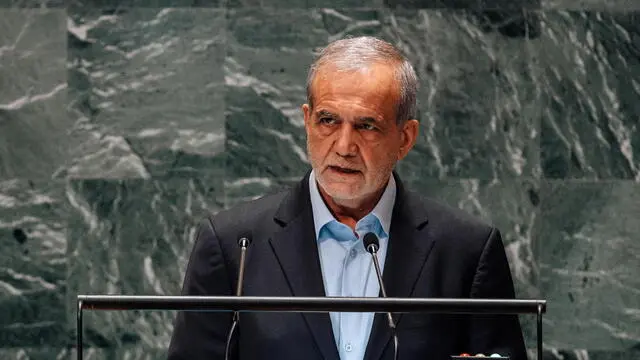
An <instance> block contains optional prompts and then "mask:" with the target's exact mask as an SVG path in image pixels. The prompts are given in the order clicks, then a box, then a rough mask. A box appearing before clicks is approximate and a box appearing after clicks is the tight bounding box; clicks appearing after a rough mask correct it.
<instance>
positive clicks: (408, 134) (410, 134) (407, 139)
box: [398, 119, 420, 160]
mask: <svg viewBox="0 0 640 360" xmlns="http://www.w3.org/2000/svg"><path fill="white" fill-rule="evenodd" d="M419 130H420V123H419V122H418V120H415V119H411V120H407V121H405V122H404V124H403V125H402V129H400V131H401V132H402V133H401V144H400V153H399V154H398V160H402V159H403V158H404V157H405V156H407V154H408V153H409V151H411V149H412V148H413V146H414V145H415V144H416V140H417V139H418V133H419Z"/></svg>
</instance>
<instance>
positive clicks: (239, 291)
mask: <svg viewBox="0 0 640 360" xmlns="http://www.w3.org/2000/svg"><path fill="white" fill-rule="evenodd" d="M246 253H247V247H246V246H242V247H240V273H239V274H238V288H237V290H236V296H241V295H242V282H243V280H244V261H245V257H246Z"/></svg>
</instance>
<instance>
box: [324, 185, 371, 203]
mask: <svg viewBox="0 0 640 360" xmlns="http://www.w3.org/2000/svg"><path fill="white" fill-rule="evenodd" d="M358 190H359V189H357V190H356V189H351V188H349V189H345V188H343V187H342V186H328V187H327V188H325V192H326V193H327V195H329V196H330V197H331V198H332V199H334V200H336V201H353V200H358V199H360V198H362V196H363V194H362V193H361V191H358Z"/></svg>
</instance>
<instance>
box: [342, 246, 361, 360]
mask: <svg viewBox="0 0 640 360" xmlns="http://www.w3.org/2000/svg"><path fill="white" fill-rule="evenodd" d="M357 244H358V243H357V240H356V241H353V242H352V243H351V244H350V246H349V247H345V251H346V253H345V259H344V262H343V268H342V274H343V276H342V284H341V289H340V291H341V294H342V296H361V294H356V293H354V291H353V290H354V289H353V287H352V286H353V284H352V277H353V275H352V273H353V272H354V271H357V270H358V269H357V263H356V260H357V257H358V251H357V249H356V246H357ZM356 317H357V313H347V312H341V313H340V333H341V336H340V348H341V353H343V354H344V355H345V356H344V357H343V359H349V358H350V355H351V354H352V353H353V352H354V350H355V349H354V346H355V341H354V340H355V339H352V338H347V337H346V336H348V335H353V331H352V329H349V328H348V327H347V326H346V324H347V323H348V324H352V323H353V320H355V318H356Z"/></svg>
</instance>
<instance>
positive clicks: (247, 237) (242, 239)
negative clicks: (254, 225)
mask: <svg viewBox="0 0 640 360" xmlns="http://www.w3.org/2000/svg"><path fill="white" fill-rule="evenodd" d="M243 243H244V244H243ZM249 244H251V232H250V231H243V232H241V233H240V234H239V236H238V245H240V246H249Z"/></svg>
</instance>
